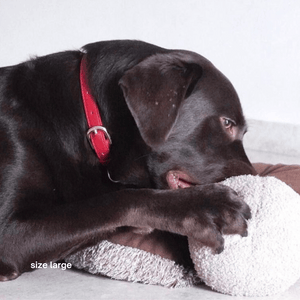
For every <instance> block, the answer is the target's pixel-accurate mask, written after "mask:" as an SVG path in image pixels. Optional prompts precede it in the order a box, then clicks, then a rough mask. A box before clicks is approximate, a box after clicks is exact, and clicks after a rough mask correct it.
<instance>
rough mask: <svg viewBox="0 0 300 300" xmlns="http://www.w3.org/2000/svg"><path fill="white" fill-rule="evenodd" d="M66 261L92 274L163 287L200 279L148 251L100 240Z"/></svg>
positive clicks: (194, 281)
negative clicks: (95, 244)
mask: <svg viewBox="0 0 300 300" xmlns="http://www.w3.org/2000/svg"><path fill="white" fill-rule="evenodd" d="M66 262H68V263H71V264H72V265H73V266H74V267H77V268H78V269H84V270H86V271H88V272H90V273H92V274H100V275H104V276H108V277H111V278H113V279H118V280H127V281H132V282H141V283H144V284H153V285H162V286H166V287H170V288H171V287H173V288H176V287H189V286H192V285H193V284H195V283H197V282H199V279H198V278H197V276H196V273H195V271H194V270H191V269H190V270H188V269H185V268H184V267H183V266H181V265H178V264H176V263H175V262H174V261H172V260H169V259H166V258H162V257H160V256H159V255H154V254H151V253H149V252H146V251H143V250H140V249H137V248H132V247H127V246H121V245H118V244H113V243H111V242H109V241H102V242H101V243H99V244H98V245H97V246H94V247H90V248H87V249H84V250H82V251H80V252H78V253H76V254H74V255H71V256H69V257H68V258H67V259H66Z"/></svg>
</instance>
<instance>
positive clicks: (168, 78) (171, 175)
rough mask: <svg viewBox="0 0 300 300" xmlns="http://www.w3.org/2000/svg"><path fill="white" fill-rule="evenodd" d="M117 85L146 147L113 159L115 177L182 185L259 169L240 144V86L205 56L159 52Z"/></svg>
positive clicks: (164, 185) (162, 185) (159, 185)
mask: <svg viewBox="0 0 300 300" xmlns="http://www.w3.org/2000/svg"><path fill="white" fill-rule="evenodd" d="M119 85H120V87H121V89H122V92H123V97H124V99H125V101H126V104H127V106H128V108H129V110H130V112H131V115H132V116H133V119H134V121H135V124H136V127H137V128H138V133H139V136H140V137H141V140H142V141H143V142H142V143H144V144H145V145H146V147H143V146H142V145H141V144H142V143H141V144H140V146H139V149H143V150H141V153H139V154H137V155H136V156H135V157H132V156H131V158H130V155H128V156H127V157H125V160H126V159H127V161H126V162H122V163H120V162H118V164H114V163H112V164H111V165H110V166H108V168H109V170H110V172H111V173H112V174H113V176H112V177H113V178H114V179H115V180H120V181H121V182H123V183H134V182H135V181H136V182H151V184H152V185H153V186H155V187H157V188H168V187H169V188H172V189H176V188H184V187H188V186H190V185H192V184H207V183H212V182H219V181H221V180H223V179H225V178H226V177H230V176H234V175H241V174H254V173H255V171H254V169H253V167H252V165H251V163H250V162H249V160H248V158H247V156H246V154H245V151H244V148H243V144H242V140H243V136H244V134H245V132H246V130H247V126H246V122H245V119H244V116H243V112H242V108H241V104H240V101H239V98H238V96H237V93H236V91H235V89H234V88H233V86H232V84H231V83H230V82H229V81H228V79H227V78H226V77H225V76H224V75H223V74H222V73H220V72H219V71H218V70H217V69H216V68H215V67H214V66H213V65H212V64H211V63H210V62H209V61H208V60H206V59H205V58H204V57H202V56H200V55H198V54H195V53H192V52H188V51H169V52H167V53H158V54H155V55H152V56H149V57H147V58H146V59H144V60H143V61H142V62H140V63H138V64H137V65H135V66H134V67H132V68H130V69H129V70H128V71H127V72H126V73H125V74H124V75H123V76H122V78H121V79H120V81H119ZM135 149H136V147H135ZM136 153H138V151H137V150H136ZM122 164H123V166H127V167H126V168H127V171H126V168H125V167H122V166H121V165H122ZM128 169H130V170H131V171H130V170H128ZM122 170H123V171H122ZM129 173H131V174H129ZM134 174H136V175H134ZM135 176H136V178H135V179H134V177H135ZM142 177H144V180H143V179H142V180H141V178H142ZM138 178H139V179H138ZM146 178H147V179H146Z"/></svg>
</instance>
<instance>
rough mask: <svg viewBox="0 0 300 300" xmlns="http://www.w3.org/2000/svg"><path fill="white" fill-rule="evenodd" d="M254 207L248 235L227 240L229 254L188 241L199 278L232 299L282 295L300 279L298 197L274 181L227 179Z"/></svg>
mask: <svg viewBox="0 0 300 300" xmlns="http://www.w3.org/2000/svg"><path fill="white" fill-rule="evenodd" d="M224 184H225V185H227V186H230V187H231V188H233V189H234V190H235V191H237V192H238V193H239V194H241V195H243V196H244V200H245V201H246V203H248V205H249V206H250V208H251V212H252V218H251V219H250V220H249V221H248V236H247V237H244V238H242V237H241V236H239V235H231V236H225V250H224V251H223V252H222V253H221V254H216V255H215V254H213V253H212V251H211V249H209V248H207V247H201V245H200V244H197V242H195V241H191V240H190V241H189V243H190V252H191V256H192V259H193V261H194V264H195V268H196V270H197V273H198V275H199V277H200V278H201V279H203V280H204V282H205V283H206V284H207V285H208V286H210V287H212V288H213V289H214V290H216V291H219V292H222V293H225V294H229V295H234V296H267V295H274V294H278V293H281V292H283V291H285V290H286V289H288V288H289V287H290V286H291V285H293V284H294V283H295V282H296V281H297V280H298V279H299V278H300V196H299V195H298V194H297V193H296V192H295V191H294V190H293V189H291V188H290V187H289V186H288V185H286V184H285V183H284V182H282V181H280V180H278V179H276V178H274V177H259V176H252V175H244V176H237V177H232V178H229V179H227V180H226V181H225V182H224Z"/></svg>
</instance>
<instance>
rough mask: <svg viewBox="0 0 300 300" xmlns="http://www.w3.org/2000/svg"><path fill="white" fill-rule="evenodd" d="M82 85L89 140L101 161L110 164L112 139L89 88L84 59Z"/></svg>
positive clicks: (81, 66) (81, 71)
mask: <svg viewBox="0 0 300 300" xmlns="http://www.w3.org/2000/svg"><path fill="white" fill-rule="evenodd" d="M80 85H81V94H82V99H83V105H84V110H85V116H86V119H87V123H88V127H89V129H88V131H87V138H88V140H89V142H90V145H91V147H92V148H93V149H94V150H95V152H96V154H97V156H98V158H99V161H100V162H101V163H102V164H104V163H107V162H108V156H109V146H110V144H111V138H110V135H109V134H108V132H107V130H106V128H105V127H103V124H102V120H101V116H100V113H99V110H98V107H97V104H96V102H95V101H94V99H93V96H92V93H91V91H90V89H89V86H88V82H87V72H86V60H85V58H84V57H83V58H82V60H81V64H80Z"/></svg>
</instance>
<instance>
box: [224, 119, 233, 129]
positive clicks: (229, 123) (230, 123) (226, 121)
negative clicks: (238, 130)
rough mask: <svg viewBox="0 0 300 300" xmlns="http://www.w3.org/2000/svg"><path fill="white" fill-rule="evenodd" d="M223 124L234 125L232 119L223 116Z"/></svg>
mask: <svg viewBox="0 0 300 300" xmlns="http://www.w3.org/2000/svg"><path fill="white" fill-rule="evenodd" d="M223 124H224V126H225V128H231V127H232V126H235V125H236V124H235V122H234V121H232V120H230V119H227V118H223Z"/></svg>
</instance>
